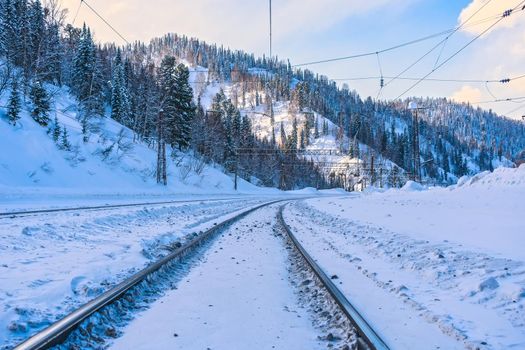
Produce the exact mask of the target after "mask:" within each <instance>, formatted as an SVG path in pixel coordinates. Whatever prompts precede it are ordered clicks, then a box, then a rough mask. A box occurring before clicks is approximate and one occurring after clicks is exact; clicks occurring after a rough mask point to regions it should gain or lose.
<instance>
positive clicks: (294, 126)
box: [290, 118, 298, 151]
mask: <svg viewBox="0 0 525 350" xmlns="http://www.w3.org/2000/svg"><path fill="white" fill-rule="evenodd" d="M297 138H298V136H297V118H293V123H292V134H291V135H290V149H291V150H292V151H297V143H298V140H297Z"/></svg>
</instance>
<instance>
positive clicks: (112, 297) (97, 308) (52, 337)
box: [14, 199, 389, 350]
mask: <svg viewBox="0 0 525 350" xmlns="http://www.w3.org/2000/svg"><path fill="white" fill-rule="evenodd" d="M285 201H290V199H281V200H274V201H270V202H266V203H264V204H261V205H257V206H255V207H252V208H250V209H247V210H245V211H243V212H241V213H239V214H237V215H236V216H233V217H231V218H229V219H227V220H225V221H223V222H221V223H219V224H217V225H215V226H213V227H212V228H211V229H209V230H207V231H205V232H203V233H201V234H200V235H198V236H197V237H195V238H193V239H191V240H189V241H187V242H186V243H184V244H183V245H182V246H180V247H178V248H176V249H175V250H173V251H172V252H171V253H169V254H168V255H166V256H165V257H163V258H161V259H160V260H158V261H157V262H155V263H153V264H151V265H149V266H147V267H146V268H144V269H143V270H141V271H139V272H137V273H135V274H133V275H132V276H130V277H129V278H127V279H125V280H124V281H123V282H121V283H119V284H118V285H116V286H114V287H113V288H111V289H110V290H108V291H106V292H104V293H103V294H101V295H100V296H98V297H96V298H95V299H93V300H91V301H90V302H88V303H87V304H84V305H83V306H81V307H79V308H78V309H76V310H75V311H73V312H72V313H70V314H69V315H67V316H65V317H64V318H62V319H60V320H58V321H57V322H55V323H53V324H52V325H50V326H49V327H47V328H45V329H44V330H42V331H40V332H38V333H37V334H35V335H33V336H32V337H30V338H28V339H27V340H25V341H23V342H22V343H20V344H18V345H17V346H16V347H15V348H14V350H41V349H49V348H51V347H53V346H57V345H60V344H62V343H63V342H65V341H66V340H67V338H68V336H69V335H70V334H71V332H73V331H74V330H75V329H76V328H78V327H79V326H80V325H81V324H82V323H83V322H84V321H85V320H87V319H88V318H90V317H91V316H92V315H94V314H96V313H98V312H101V311H102V310H103V309H104V308H105V307H106V306H108V305H111V304H113V303H116V302H118V301H119V299H121V298H123V297H124V296H125V295H126V293H127V292H129V291H130V290H132V289H133V288H137V287H138V285H139V284H140V283H141V282H143V281H145V280H147V279H148V278H149V277H150V276H151V275H153V274H154V273H156V272H157V271H159V270H160V269H161V268H163V267H164V266H167V265H168V264H169V263H171V262H172V261H174V260H176V259H177V258H180V257H182V256H185V255H186V254H187V253H189V252H191V251H195V249H196V248H197V247H199V246H200V245H202V244H203V243H204V242H207V241H209V240H210V239H211V238H213V237H214V236H215V234H218V233H219V232H222V230H223V229H225V228H227V227H229V226H230V225H232V224H233V223H235V222H237V221H239V220H240V219H242V218H244V217H245V216H247V215H248V214H250V213H253V212H255V211H257V210H258V209H261V208H263V207H267V206H270V205H272V204H276V203H280V202H285ZM285 205H286V204H283V205H281V206H280V208H279V212H278V217H277V219H278V223H279V225H280V226H282V228H283V230H284V231H285V232H286V235H287V236H288V238H289V239H290V241H291V242H292V243H293V247H294V249H296V250H297V251H298V252H299V254H300V256H301V257H302V259H304V262H305V263H306V265H307V267H308V268H309V269H310V270H311V271H312V273H313V274H314V275H315V276H316V278H318V280H319V282H320V283H321V285H322V288H325V289H326V291H327V292H328V294H329V295H330V296H331V297H332V298H333V301H334V302H335V304H336V305H337V306H338V307H339V308H340V310H341V311H342V313H343V314H344V315H345V316H346V317H347V318H348V320H349V321H350V322H351V324H352V325H353V327H354V328H355V331H356V334H357V349H359V350H365V349H371V350H388V349H389V348H388V346H387V345H386V344H385V342H384V341H383V340H382V339H381V338H380V336H379V335H378V334H377V333H376V331H374V329H373V328H372V327H371V326H370V324H369V323H368V322H367V321H366V320H365V319H364V317H362V315H361V314H360V313H359V312H358V311H357V309H356V308H355V307H354V306H353V305H352V304H351V303H350V301H348V299H347V298H346V297H345V296H344V294H343V293H341V291H339V289H338V288H337V287H336V286H335V284H334V283H333V282H332V281H331V279H330V278H329V277H328V276H327V275H326V273H325V272H324V271H323V270H322V269H321V268H320V267H319V266H318V265H317V263H316V262H315V260H314V259H313V258H312V257H311V256H310V255H309V254H308V252H306V250H305V249H304V248H303V247H302V245H301V244H300V242H299V241H298V240H297V238H296V237H295V235H294V234H293V233H292V231H291V230H290V227H289V226H288V225H287V224H286V222H285V221H284V218H283V215H282V211H283V208H284V207H285Z"/></svg>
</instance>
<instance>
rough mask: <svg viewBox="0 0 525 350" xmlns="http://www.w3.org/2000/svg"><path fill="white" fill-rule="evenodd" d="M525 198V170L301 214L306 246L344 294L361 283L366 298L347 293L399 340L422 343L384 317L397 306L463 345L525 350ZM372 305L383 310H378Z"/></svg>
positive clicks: (335, 202) (321, 205)
mask: <svg viewBox="0 0 525 350" xmlns="http://www.w3.org/2000/svg"><path fill="white" fill-rule="evenodd" d="M524 198H525V166H523V165H522V166H521V167H519V168H498V169H496V170H495V171H494V172H492V173H490V172H483V173H480V174H478V175H476V176H473V177H471V178H466V177H465V178H462V179H460V181H459V183H458V185H455V186H451V187H448V188H428V189H426V190H424V191H421V186H420V185H419V184H417V183H413V182H412V183H408V184H407V185H406V186H405V188H403V189H396V190H389V191H386V192H384V193H377V192H375V193H373V194H371V195H366V194H359V195H354V196H351V197H347V198H316V199H311V200H308V201H307V204H308V205H304V206H299V205H297V208H296V210H295V212H294V213H295V216H297V217H300V219H298V220H296V221H297V222H299V223H300V225H304V227H303V228H301V229H300V231H301V232H302V235H303V236H302V237H303V239H304V240H305V241H308V242H309V244H310V247H311V249H312V252H315V251H316V250H318V251H319V253H318V255H314V257H315V258H319V259H324V261H326V264H327V266H330V267H331V268H333V270H331V273H337V274H338V276H340V277H341V280H342V282H344V283H343V288H344V286H346V285H347V284H349V285H354V286H355V283H359V286H360V290H359V291H357V292H355V291H354V290H353V289H352V288H349V289H348V290H349V292H350V293H353V294H355V295H356V297H355V299H357V302H358V305H359V303H362V304H361V305H362V306H363V308H365V309H366V312H367V313H370V315H371V317H372V318H375V317H377V318H378V319H377V320H374V321H377V322H380V323H382V324H383V323H384V325H385V327H387V328H389V327H391V328H390V329H391V330H392V332H393V333H391V335H392V337H393V338H392V339H393V340H394V339H398V341H399V339H401V340H402V339H405V338H406V341H407V344H410V343H408V342H410V341H412V339H413V337H417V335H416V334H414V335H413V337H412V338H411V337H410V332H411V329H412V328H410V329H407V327H405V326H403V325H396V324H395V321H394V320H392V322H391V323H388V322H386V323H385V322H384V320H388V317H389V316H388V315H385V312H384V310H387V308H390V307H392V308H395V307H396V305H397V307H398V308H400V309H404V310H409V311H410V310H412V311H410V313H411V314H412V315H411V316H410V317H411V318H413V319H415V320H419V322H420V323H429V324H433V325H435V326H436V327H437V328H439V329H440V330H441V332H443V333H444V334H445V335H447V336H450V337H451V338H456V339H462V340H464V341H465V342H464V343H463V344H461V347H465V346H466V347H468V348H477V347H479V348H480V349H507V348H520V349H521V348H525V313H523V310H524V309H525V280H524V279H523V274H524V271H525V250H524V249H523V247H525V222H524V221H523V217H522V215H521V213H524V212H525V201H524V200H523V199H524ZM298 225H299V224H298ZM312 227H314V228H315V229H313V230H312V229H311V228H312ZM354 269H357V272H356V273H354V272H355V271H354ZM345 274H348V275H349V277H348V280H345V279H344V276H345ZM359 276H363V277H364V279H365V280H366V281H360V280H359ZM356 281H358V282H356ZM351 295H352V294H351ZM371 295H377V297H376V298H374V299H373V300H372V298H371V297H370V296H371ZM360 298H362V299H360ZM370 305H373V306H374V307H375V306H376V305H381V307H382V309H381V310H379V312H378V313H375V311H374V310H375V309H374V307H372V308H370ZM403 312H404V311H403ZM393 314H396V313H395V312H393ZM396 317H397V314H396ZM403 319H405V318H403ZM380 329H384V328H380ZM414 329H415V328H414ZM428 341H429V344H431V345H432V343H431V342H432V341H434V339H430V337H429V339H428ZM400 344H401V343H400ZM429 347H430V346H429ZM394 348H395V347H394ZM399 348H410V346H407V347H403V346H400V347H399ZM441 348H447V349H448V348H452V347H447V346H445V347H443V346H442V347H441Z"/></svg>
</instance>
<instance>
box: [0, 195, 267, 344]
mask: <svg viewBox="0 0 525 350" xmlns="http://www.w3.org/2000/svg"><path fill="white" fill-rule="evenodd" d="M260 202H261V200H258V199H253V198H247V199H243V200H239V199H237V200H223V201H207V202H206V201H203V202H192V203H176V204H169V205H145V206H140V207H130V208H117V209H111V210H109V209H108V210H103V211H100V210H99V211H82V212H66V213H51V214H40V215H36V216H27V217H16V218H11V217H3V218H0V276H1V277H0V280H1V282H0V304H1V305H2V308H1V309H0V339H1V342H0V347H1V348H4V347H6V346H7V348H9V346H8V344H11V345H12V343H13V342H15V341H20V340H22V339H23V338H24V337H27V336H29V335H31V334H33V333H34V332H35V331H37V330H38V329H41V328H42V327H45V326H46V325H49V324H50V323H51V322H53V321H54V320H56V319H57V318H58V317H61V316H64V315H65V314H67V313H68V312H70V311H71V310H72V309H73V308H74V307H78V306H79V305H80V304H82V303H85V302H87V301H89V300H91V299H92V298H94V297H95V296H97V295H98V294H100V293H101V292H103V291H104V290H106V289H108V288H109V287H110V286H112V285H114V284H115V283H117V282H120V281H122V280H123V279H124V278H125V277H127V276H129V275H130V274H132V273H133V272H135V271H137V269H140V268H142V267H144V266H145V265H146V264H148V263H151V262H152V261H156V260H157V259H158V258H159V257H160V256H161V255H163V254H166V253H167V252H168V250H167V247H168V246H169V245H170V244H172V243H174V242H175V241H177V240H178V239H180V238H181V237H183V236H185V235H186V234H191V233H193V232H200V231H203V230H205V229H206V228H209V227H211V226H212V225H213V224H214V223H217V222H220V221H223V220H225V219H227V218H228V217H231V216H232V215H234V213H235V212H238V211H239V210H243V209H245V208H247V207H250V206H253V205H255V204H257V203H260Z"/></svg>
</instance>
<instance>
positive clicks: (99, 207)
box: [0, 197, 241, 219]
mask: <svg viewBox="0 0 525 350" xmlns="http://www.w3.org/2000/svg"><path fill="white" fill-rule="evenodd" d="M235 199H241V197H231V198H217V199H210V198H202V199H189V200H173V201H160V202H140V203H125V204H106V205H94V206H79V207H66V208H53V209H36V210H19V211H7V212H0V219H1V218H15V217H20V216H28V215H39V214H48V213H60V212H70V211H83V210H107V209H119V208H129V207H140V206H144V205H166V204H178V203H195V202H203V201H204V202H215V201H216V202H220V201H229V200H235Z"/></svg>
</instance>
